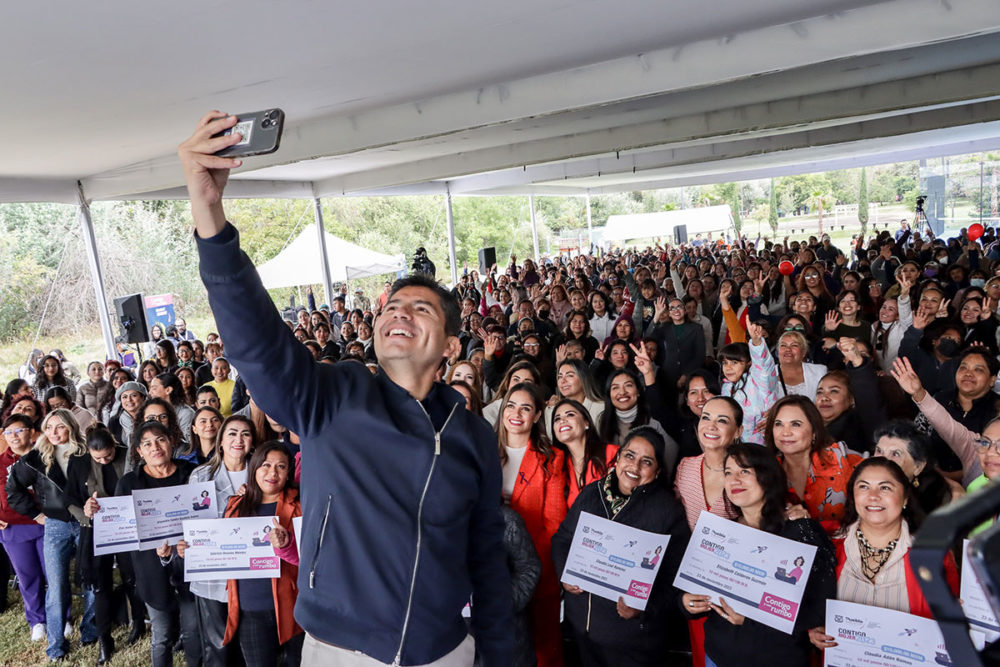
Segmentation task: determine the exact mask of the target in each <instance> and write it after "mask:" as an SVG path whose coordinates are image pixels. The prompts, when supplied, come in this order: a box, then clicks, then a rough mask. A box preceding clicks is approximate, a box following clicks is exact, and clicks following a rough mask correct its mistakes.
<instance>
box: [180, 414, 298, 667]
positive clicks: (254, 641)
mask: <svg viewBox="0 0 1000 667" xmlns="http://www.w3.org/2000/svg"><path fill="white" fill-rule="evenodd" d="M223 437H225V428H224V429H223ZM246 484H247V486H246V493H244V494H242V495H236V496H232V497H231V498H230V499H229V507H228V508H227V509H226V518H234V517H252V516H271V517H274V519H273V521H274V528H272V529H271V532H270V533H269V535H270V540H271V545H272V546H273V547H274V553H275V554H277V555H278V556H279V557H280V558H281V576H280V577H278V578H277V579H230V580H229V581H228V582H227V583H226V593H227V599H228V602H229V605H228V616H227V617H226V627H225V638H224V639H223V642H224V643H225V644H227V645H228V644H229V643H230V642H231V641H232V640H233V638H234V637H235V636H236V633H237V630H239V646H240V650H241V651H242V653H243V659H244V660H245V661H246V664H247V667H271V666H272V665H278V664H286V665H298V664H299V658H300V656H301V655H302V640H303V639H304V638H305V635H303V633H302V628H300V627H299V625H298V624H297V623H296V622H295V618H294V617H293V615H292V612H293V610H294V608H295V598H296V594H297V590H298V589H297V588H296V578H297V577H298V573H299V568H298V565H299V555H298V554H299V552H298V547H297V546H296V541H295V536H294V533H293V531H292V519H293V518H294V517H297V516H302V508H301V506H300V505H299V491H298V489H296V488H295V483H294V481H293V479H292V458H291V455H290V454H289V453H288V450H287V449H286V448H285V446H284V445H283V444H281V443H280V442H277V441H271V442H267V443H265V444H263V445H261V446H260V447H259V448H257V449H255V450H254V453H253V456H251V457H250V463H249V465H248V466H247V482H246ZM178 547H179V548H178V551H180V545H178ZM282 653H284V660H283V661H279V656H280V655H281V654H282ZM222 664H223V665H224V664H225V663H222Z"/></svg>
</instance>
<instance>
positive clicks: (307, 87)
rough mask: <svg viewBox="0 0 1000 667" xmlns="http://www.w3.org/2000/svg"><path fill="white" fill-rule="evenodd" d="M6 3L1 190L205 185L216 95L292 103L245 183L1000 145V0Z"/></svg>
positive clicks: (510, 186) (706, 168)
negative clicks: (197, 154) (199, 140)
mask: <svg viewBox="0 0 1000 667" xmlns="http://www.w3.org/2000/svg"><path fill="white" fill-rule="evenodd" d="M2 12H3V18H4V20H3V21H0V54H2V55H3V56H4V58H5V62H7V63H8V67H5V68H4V70H3V73H2V75H0V77H2V78H0V81H2V83H3V90H4V98H5V99H4V101H5V111H6V117H7V118H8V119H13V120H14V121H15V122H16V131H9V132H8V133H6V135H5V142H4V148H3V150H2V151H0V201H62V202H67V203H76V201H77V188H76V181H77V180H79V181H81V182H82V185H83V189H84V192H85V193H86V195H87V197H89V198H93V199H128V198H155V197H165V198H173V197H183V196H185V193H184V190H183V188H182V187H181V186H182V183H183V181H182V177H181V174H180V169H179V165H178V163H177V160H176V157H175V155H174V150H175V147H176V145H177V144H178V143H179V142H180V141H182V140H183V139H184V138H185V137H186V136H187V135H188V134H189V132H190V130H191V128H192V127H193V125H194V122H195V120H196V119H197V118H198V117H200V116H201V115H202V114H203V113H204V112H205V111H206V110H208V109H211V108H220V109H223V110H226V111H230V112H239V111H248V110H256V109H262V108H267V107H270V106H281V107H282V108H283V109H284V110H285V112H286V114H287V119H288V124H287V126H286V130H285V136H284V138H283V140H282V147H281V150H279V151H278V152H277V153H275V154H274V155H271V156H262V157H258V158H253V159H250V160H248V161H247V165H246V166H245V167H244V168H243V169H242V170H240V171H238V172H237V173H234V175H233V183H232V185H231V188H230V190H229V192H228V193H227V194H228V195H229V196H239V197H314V196H339V195H357V194H373V193H376V194H378V193H387V194H401V193H440V192H443V191H444V187H445V186H444V183H445V181H447V182H449V183H450V184H451V190H452V192H453V193H456V194H462V193H464V194H493V193H514V192H516V193H528V192H535V193H539V194H541V193H549V192H552V193H556V192H558V193H563V194H577V193H584V192H588V191H589V192H595V193H596V192H610V191H615V190H632V189H639V188H645V187H650V186H659V187H665V186H668V185H669V184H670V183H676V182H680V181H682V180H684V179H685V178H691V177H692V175H699V176H704V177H707V178H709V179H710V180H727V179H729V178H731V176H732V175H735V174H743V173H754V174H764V175H766V174H767V173H768V172H769V170H770V171H771V172H772V173H791V172H794V171H796V170H798V171H807V170H809V169H811V168H813V167H815V166H816V165H818V164H824V162H822V160H829V161H831V162H830V163H833V161H836V160H844V159H848V158H849V159H851V160H854V161H855V162H856V163H858V162H865V161H870V162H878V161H885V160H884V159H882V160H879V158H878V156H879V155H880V154H882V155H884V154H889V153H894V152H895V153H901V152H903V151H916V150H919V149H923V150H925V151H927V152H928V153H930V154H935V153H937V154H942V151H947V150H954V149H960V148H961V147H963V146H964V147H970V146H974V147H976V148H974V150H983V149H987V148H1000V139H998V137H1000V133H998V132H997V130H996V127H995V123H994V121H998V120H1000V106H998V105H1000V39H998V37H1000V9H998V6H997V2H996V0H947V1H944V0H884V1H881V2H870V1H865V0H755V1H754V2H746V1H745V0H674V2H670V3H650V2H647V1H645V0H614V1H611V0H575V1H571V2H567V0H508V2H505V3H494V4H483V3H466V4H465V5H462V4H460V3H459V4H456V3H453V2H446V1H445V0H427V1H426V2H423V3H410V2H403V1H402V0H388V1H387V2H382V3H361V4H354V5H350V6H349V7H346V6H344V5H343V4H342V3H324V2H319V1H318V0H313V1H306V0H303V1H302V2H297V3H281V4H279V3H273V2H260V1H259V0H247V1H246V2H242V3H239V4H233V3H231V2H223V1H222V0H204V1H203V2H200V3H198V6H197V10H192V9H191V7H190V6H188V5H185V4H183V3H181V4H176V3H175V4H169V3H168V4H166V5H163V6H158V7H157V10H156V11H155V12H150V11H148V8H147V7H144V6H142V5H141V4H136V3H132V2H126V1H125V0H108V2H102V3H97V4H93V3H91V4H88V5H81V4H80V3H77V2H71V1H70V0H52V1H51V2H46V3H7V5H5V7H4V9H3V10H2ZM31 26H37V27H38V29H31V28H30V27H31ZM42 26H44V30H45V35H44V39H40V38H39V34H38V32H39V30H40V29H41V27H42ZM220 26H225V27H224V28H223V27H220ZM417 26H419V29H415V27H417ZM906 137H917V139H911V140H909V141H907V140H906ZM894 141H895V143H894ZM814 147H819V148H818V150H819V151H820V153H821V154H822V156H823V157H821V158H820V157H816V156H815V155H813V152H814V151H813V148H814ZM517 172H520V174H521V176H518V175H517ZM659 184H665V185H659Z"/></svg>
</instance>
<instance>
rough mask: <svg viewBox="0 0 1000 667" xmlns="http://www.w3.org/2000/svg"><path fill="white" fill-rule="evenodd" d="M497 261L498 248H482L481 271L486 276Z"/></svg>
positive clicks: (480, 254) (480, 252) (480, 253)
mask: <svg viewBox="0 0 1000 667" xmlns="http://www.w3.org/2000/svg"><path fill="white" fill-rule="evenodd" d="M496 263H497V249H496V248H492V247H491V248H482V249H480V251H479V273H480V274H482V275H483V276H484V277H485V276H486V273H487V272H488V271H489V270H490V267H492V266H493V265H494V264H496Z"/></svg>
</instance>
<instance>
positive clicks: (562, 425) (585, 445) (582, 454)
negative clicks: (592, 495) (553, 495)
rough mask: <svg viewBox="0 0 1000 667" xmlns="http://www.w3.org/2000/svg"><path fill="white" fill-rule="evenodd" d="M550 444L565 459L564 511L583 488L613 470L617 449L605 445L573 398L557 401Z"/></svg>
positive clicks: (583, 410) (592, 423)
mask: <svg viewBox="0 0 1000 667" xmlns="http://www.w3.org/2000/svg"><path fill="white" fill-rule="evenodd" d="M550 426H551V430H550V432H551V433H552V444H553V446H554V447H555V448H556V449H559V450H562V451H563V452H564V454H565V456H566V480H567V486H566V507H567V508H569V507H572V506H573V501H575V500H576V497H577V496H578V495H580V491H581V490H582V489H583V487H585V486H587V485H588V484H590V483H591V482H596V481H597V480H599V479H604V476H605V475H606V474H607V472H608V470H610V469H611V468H613V467H614V461H615V457H616V456H617V455H618V445H614V444H612V445H606V444H604V442H603V441H602V440H601V436H600V435H598V433H597V426H595V425H594V421H593V420H592V419H591V418H590V412H589V411H588V410H587V408H585V407H584V406H583V404H582V403H579V402H577V401H574V400H573V399H572V398H564V399H562V400H560V401H559V402H558V403H556V404H555V406H554V407H553V409H552V424H551V425H550Z"/></svg>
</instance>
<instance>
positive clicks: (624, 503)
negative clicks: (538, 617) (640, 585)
mask: <svg viewBox="0 0 1000 667" xmlns="http://www.w3.org/2000/svg"><path fill="white" fill-rule="evenodd" d="M663 454H664V446H663V440H662V438H661V437H660V435H659V432H658V431H656V430H655V429H653V428H651V427H649V426H642V427H640V428H637V429H633V430H632V431H630V432H629V434H628V436H626V438H625V443H624V444H623V445H622V446H621V449H619V450H618V456H617V457H616V458H615V466H614V468H613V469H611V470H610V471H609V472H608V473H607V475H605V476H604V478H603V479H601V480H598V481H596V482H594V483H593V484H588V485H587V486H586V487H584V489H583V491H581V492H580V496H579V497H578V498H577V500H576V502H575V503H574V504H573V507H572V508H571V509H570V511H569V514H568V515H567V516H566V520H565V521H563V523H562V525H561V526H560V527H559V532H558V533H556V535H555V537H554V538H553V539H552V559H553V561H554V562H555V566H556V570H557V571H558V572H563V570H564V569H565V567H566V561H567V559H568V557H569V551H570V545H571V543H572V541H573V535H574V533H575V532H576V528H577V524H578V523H579V521H580V515H581V514H582V513H584V512H586V513H589V514H594V515H596V516H598V517H601V518H605V519H609V520H611V521H615V522H618V523H621V524H623V525H625V526H630V527H632V528H638V529H640V530H644V531H648V532H651V533H658V534H660V535H669V536H670V541H669V542H668V543H667V548H666V551H665V552H664V553H663V554H662V559H661V561H660V569H659V571H658V572H657V573H656V579H655V581H654V583H653V587H652V590H651V591H650V593H649V598H648V599H647V601H646V608H645V610H643V611H639V610H638V609H633V608H631V607H629V606H628V605H626V604H625V600H624V598H623V597H621V596H619V598H618V600H617V602H615V601H612V600H609V599H606V598H603V597H600V596H597V595H594V594H591V593H585V592H584V591H583V590H582V589H580V588H579V587H577V586H571V585H569V584H563V588H564V589H565V591H566V593H567V595H565V596H564V602H565V611H566V622H567V623H568V624H569V627H570V629H571V630H572V632H573V636H574V638H575V640H576V643H577V647H578V648H579V652H580V661H581V663H582V665H583V667H612V666H614V667H648V666H650V665H659V664H663V657H664V652H665V648H666V646H667V643H668V640H669V639H670V636H669V632H668V628H669V626H670V623H669V620H670V615H671V612H672V611H673V610H675V609H676V604H677V602H676V600H677V597H676V595H677V593H676V591H675V589H674V588H673V587H672V586H671V585H670V582H672V581H673V580H674V576H675V575H676V574H677V567H678V566H679V565H680V562H681V558H682V557H683V555H684V549H685V547H686V546H687V542H688V538H689V537H690V535H691V531H690V529H689V528H688V526H687V521H686V520H685V518H684V509H683V508H682V507H681V505H680V503H678V502H677V500H676V499H675V498H674V497H673V494H671V493H670V490H669V488H668V487H667V485H666V484H664V483H663V481H662V479H661V478H662V477H663V476H664V473H663V471H664V467H665V464H664V461H663Z"/></svg>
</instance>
